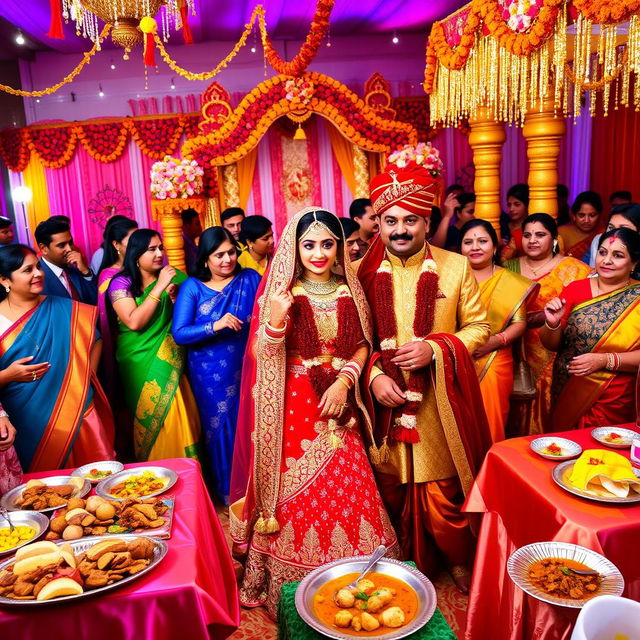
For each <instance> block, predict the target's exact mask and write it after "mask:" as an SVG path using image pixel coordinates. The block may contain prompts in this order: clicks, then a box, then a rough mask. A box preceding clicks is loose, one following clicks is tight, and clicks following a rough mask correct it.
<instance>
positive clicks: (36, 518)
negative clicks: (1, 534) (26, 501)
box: [0, 511, 49, 556]
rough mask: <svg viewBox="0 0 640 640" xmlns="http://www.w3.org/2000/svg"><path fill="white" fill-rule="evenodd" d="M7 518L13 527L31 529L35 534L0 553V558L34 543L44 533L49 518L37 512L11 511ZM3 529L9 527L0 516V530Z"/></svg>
mask: <svg viewBox="0 0 640 640" xmlns="http://www.w3.org/2000/svg"><path fill="white" fill-rule="evenodd" d="M9 517H10V518H11V524H13V526H14V527H31V528H32V529H33V530H34V531H35V534H34V535H33V537H31V538H29V539H28V540H25V541H24V542H22V543H21V544H18V545H16V546H14V547H11V548H10V549H6V550H5V551H0V556H4V555H6V554H7V553H14V552H15V551H16V550H18V549H19V548H20V547H24V545H25V544H31V543H32V542H35V541H36V540H37V539H38V538H39V537H40V536H42V535H43V534H44V533H45V531H46V530H47V528H48V526H49V518H48V517H47V516H46V515H45V514H44V513H39V512H37V511H12V512H11V515H10V516H9ZM5 527H9V523H8V522H7V521H6V519H5V518H4V517H3V516H2V515H0V529H4V528H5Z"/></svg>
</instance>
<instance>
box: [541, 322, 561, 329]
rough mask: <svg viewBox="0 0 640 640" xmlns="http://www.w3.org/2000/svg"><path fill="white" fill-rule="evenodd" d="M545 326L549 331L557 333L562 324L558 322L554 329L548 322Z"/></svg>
mask: <svg viewBox="0 0 640 640" xmlns="http://www.w3.org/2000/svg"><path fill="white" fill-rule="evenodd" d="M544 326H545V327H547V329H549V331H557V330H558V329H559V328H560V327H561V326H562V322H558V324H557V325H556V326H555V327H552V326H551V325H550V324H549V323H548V322H547V321H546V320H545V321H544Z"/></svg>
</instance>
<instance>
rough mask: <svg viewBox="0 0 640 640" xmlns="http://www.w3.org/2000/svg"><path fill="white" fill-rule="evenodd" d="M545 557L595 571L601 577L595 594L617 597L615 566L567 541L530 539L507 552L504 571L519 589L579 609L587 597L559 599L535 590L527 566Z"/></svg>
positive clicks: (621, 584)
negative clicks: (507, 557) (578, 564)
mask: <svg viewBox="0 0 640 640" xmlns="http://www.w3.org/2000/svg"><path fill="white" fill-rule="evenodd" d="M545 558H565V559H567V560H572V561H574V562H579V563H581V564H584V565H587V566H588V567H589V568H591V569H593V570H594V571H597V572H598V573H599V574H600V575H601V577H602V581H601V582H600V587H599V589H598V591H597V593H596V594H595V595H597V596H603V595H612V596H619V595H621V594H622V592H623V590H624V578H623V577H622V574H621V573H620V571H619V570H618V568H617V567H616V566H615V565H614V564H613V563H612V562H610V561H609V560H607V558H605V557H604V556H602V555H600V554H599V553H596V552H595V551H592V550H591V549H587V548H586V547H581V546H579V545H577V544H571V543H568V542H553V541H551V542H534V543H533V544H528V545H526V546H524V547H520V548H519V549H517V550H516V551H515V552H514V553H513V554H512V555H511V557H510V558H509V559H508V560H507V572H508V573H509V577H510V578H511V580H513V582H514V583H515V584H516V585H517V586H518V587H520V589H522V590H523V591H524V592H525V593H528V594H529V595H530V596H533V597H534V598H536V599H538V600H542V601H543V602H548V603H550V604H556V605H559V606H561V607H570V608H573V609H580V608H582V607H583V606H584V605H585V604H586V603H587V602H588V601H589V600H590V599H591V598H585V599H581V600H578V599H576V600H574V599H569V598H560V597H557V596H554V595H551V594H549V593H547V592H545V591H542V590H541V589H538V587H536V586H535V585H534V584H533V583H532V581H531V579H530V577H529V569H530V568H531V566H532V565H533V564H534V563H536V562H539V561H540V560H544V559H545ZM592 597H593V596H592Z"/></svg>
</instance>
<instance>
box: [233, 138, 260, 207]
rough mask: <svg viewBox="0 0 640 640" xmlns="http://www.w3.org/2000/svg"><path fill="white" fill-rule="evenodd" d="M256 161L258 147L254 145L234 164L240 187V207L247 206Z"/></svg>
mask: <svg viewBox="0 0 640 640" xmlns="http://www.w3.org/2000/svg"><path fill="white" fill-rule="evenodd" d="M257 161H258V147H254V148H253V149H252V150H251V151H249V153H248V154H247V155H246V156H245V157H244V158H242V159H240V160H238V162H237V163H236V166H237V168H238V171H237V175H238V185H239V188H240V207H241V208H242V209H246V208H247V202H249V195H250V194H251V186H252V185H253V175H254V173H255V170H256V162H257Z"/></svg>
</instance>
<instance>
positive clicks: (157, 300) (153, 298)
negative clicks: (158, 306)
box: [147, 293, 160, 302]
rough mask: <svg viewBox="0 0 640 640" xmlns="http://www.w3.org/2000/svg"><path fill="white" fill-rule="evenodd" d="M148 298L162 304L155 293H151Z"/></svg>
mask: <svg viewBox="0 0 640 640" xmlns="http://www.w3.org/2000/svg"><path fill="white" fill-rule="evenodd" d="M147 298H151V299H152V300H155V301H156V302H160V298H158V296H154V295H153V293H150V294H149V295H148V296H147Z"/></svg>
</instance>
